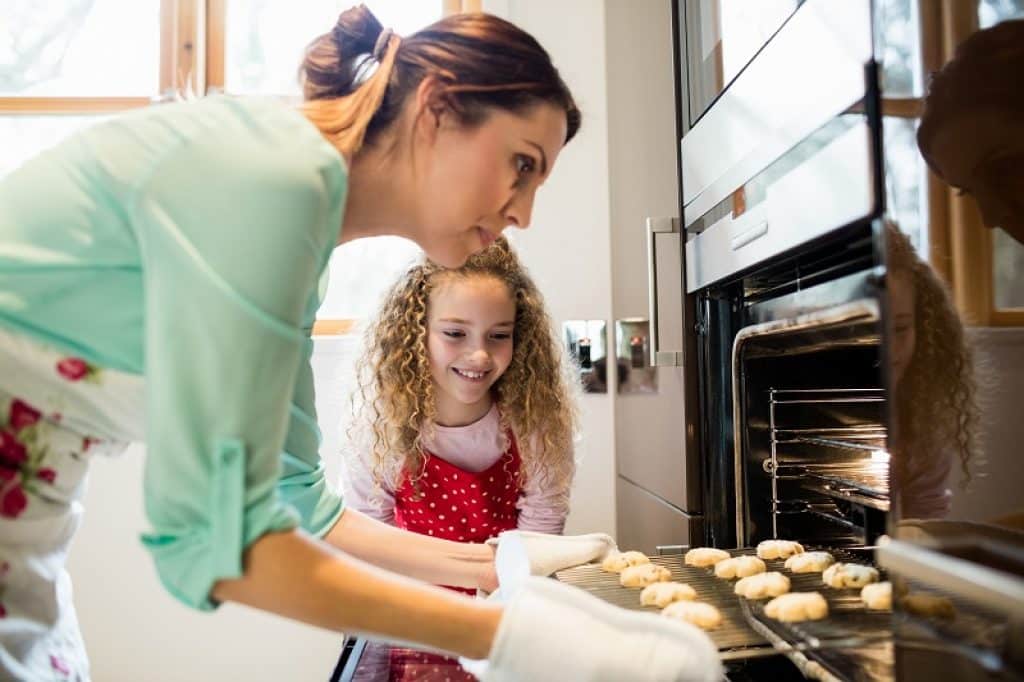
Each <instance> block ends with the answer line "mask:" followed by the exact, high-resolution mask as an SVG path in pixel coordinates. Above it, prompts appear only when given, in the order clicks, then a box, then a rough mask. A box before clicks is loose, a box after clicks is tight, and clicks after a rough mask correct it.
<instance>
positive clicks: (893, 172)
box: [882, 116, 928, 257]
mask: <svg viewBox="0 0 1024 682" xmlns="http://www.w3.org/2000/svg"><path fill="white" fill-rule="evenodd" d="M882 127H883V135H884V138H883V144H884V147H885V195H886V196H885V201H886V207H887V213H888V216H889V218H891V219H892V220H895V221H896V222H897V223H898V224H899V227H900V229H901V230H902V231H903V232H905V233H906V234H908V235H909V236H910V240H911V241H912V242H913V243H914V246H915V247H917V249H918V253H920V254H922V255H923V256H925V254H927V248H928V231H927V230H926V229H925V226H926V225H927V224H928V196H927V187H928V185H927V182H926V178H927V175H926V169H925V165H924V161H923V160H922V159H921V155H920V154H919V153H918V151H917V140H916V139H915V136H916V134H917V119H912V118H897V117H895V116H886V117H885V118H884V119H883V121H882ZM925 257H926V256H925Z"/></svg>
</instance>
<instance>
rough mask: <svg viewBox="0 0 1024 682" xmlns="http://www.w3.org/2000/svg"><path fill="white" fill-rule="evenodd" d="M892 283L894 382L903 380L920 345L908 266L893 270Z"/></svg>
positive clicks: (911, 279)
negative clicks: (916, 348)
mask: <svg viewBox="0 0 1024 682" xmlns="http://www.w3.org/2000/svg"><path fill="white" fill-rule="evenodd" d="M887 280H888V283H889V309H890V314H891V316H892V321H891V324H892V343H891V344H890V346H889V370H890V372H891V376H890V378H891V379H892V383H893V384H894V385H895V384H899V383H900V381H901V380H902V379H903V375H904V374H906V371H907V367H908V366H909V365H910V361H911V360H912V359H913V357H914V346H915V345H917V331H916V327H917V314H916V312H915V310H914V303H915V299H916V297H915V295H914V278H913V275H911V274H910V273H909V272H908V271H906V270H892V271H890V272H889V275H888V277H887Z"/></svg>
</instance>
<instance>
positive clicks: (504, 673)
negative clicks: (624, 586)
mask: <svg viewBox="0 0 1024 682" xmlns="http://www.w3.org/2000/svg"><path fill="white" fill-rule="evenodd" d="M504 589H505V588H504V586H503V587H502V590H503V591H504ZM502 596H503V597H504V595H502ZM461 662H462V664H463V666H464V667H466V669H467V670H469V671H470V672H472V673H473V674H475V675H477V676H478V677H479V678H480V679H481V680H482V681H483V682H512V681H513V680H551V679H555V680H561V679H571V680H586V682H605V681H607V682H612V681H615V682H618V681H619V680H630V679H637V680H639V679H644V680H664V681H665V682H712V681H715V680H720V679H722V666H721V663H720V662H719V658H718V650H717V648H716V647H715V645H714V644H713V643H712V642H711V639H710V638H709V637H708V636H707V635H706V634H704V632H702V631H701V630H699V629H698V628H696V627H694V626H692V625H689V624H688V623H680V622H676V621H671V620H669V619H667V618H662V617H661V616H657V615H655V614H651V613H643V612H639V611H627V610H626V609H622V608H619V607H616V606H612V605H611V604H608V603H606V602H604V601H601V600H600V599H598V598H597V597H593V596H591V595H589V594H587V593H586V592H584V591H582V590H580V589H577V588H575V587H570V586H568V585H565V584H563V583H560V582H558V581H557V580H549V579H546V578H538V577H529V578H526V579H525V580H524V581H523V582H522V583H521V586H520V588H519V589H518V590H517V591H516V592H515V593H514V594H512V596H511V598H509V599H508V601H507V603H506V606H505V612H504V614H503V616H502V619H501V622H500V623H499V625H498V632H497V635H496V636H495V639H494V645H493V646H492V647H491V651H490V654H489V656H488V658H487V660H486V661H467V660H462V661H461Z"/></svg>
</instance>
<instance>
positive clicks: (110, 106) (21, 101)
mask: <svg viewBox="0 0 1024 682" xmlns="http://www.w3.org/2000/svg"><path fill="white" fill-rule="evenodd" d="M204 5H205V2H204V0H161V2H160V79H159V86H158V88H159V89H158V93H154V96H152V97H117V96H114V97H0V115H4V116H11V115H14V116H39V115H51V114H62V115H76V114H87V115H88V114H103V113H117V112H120V111H127V110H129V109H136V108H139V107H146V106H149V105H151V104H153V103H155V102H159V101H162V100H164V99H171V98H173V97H175V96H177V95H179V94H185V93H186V92H187V91H188V90H191V91H192V92H196V93H201V92H205V89H204V88H205V83H204V82H203V81H202V79H196V78H194V77H192V76H191V74H200V73H202V70H203V69H202V60H203V59H204V55H203V53H202V51H201V50H196V49H195V46H196V45H197V44H200V42H201V40H202V35H203V31H204V24H203V21H202V17H203V15H204V12H205V10H204V7H203V6H204Z"/></svg>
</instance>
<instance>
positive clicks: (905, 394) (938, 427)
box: [886, 223, 978, 486]
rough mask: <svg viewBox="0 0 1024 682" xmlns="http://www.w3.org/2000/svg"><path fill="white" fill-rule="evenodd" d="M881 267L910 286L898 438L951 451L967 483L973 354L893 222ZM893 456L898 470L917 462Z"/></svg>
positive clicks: (974, 415)
mask: <svg viewBox="0 0 1024 682" xmlns="http://www.w3.org/2000/svg"><path fill="white" fill-rule="evenodd" d="M886 253H887V256H888V262H887V267H888V270H889V271H890V272H905V273H908V274H909V275H910V278H911V280H912V282H913V286H914V313H915V314H914V318H915V321H914V334H915V337H916V339H915V343H914V352H913V355H912V356H911V358H910V362H909V364H908V365H907V369H906V371H905V372H904V374H903V378H902V380H901V381H900V383H899V386H897V388H896V407H897V417H896V426H897V429H898V432H899V434H900V435H899V438H900V441H901V442H903V443H906V444H908V446H909V448H910V451H911V452H912V453H918V454H919V455H920V456H921V457H925V458H927V457H929V456H934V455H935V453H942V452H949V448H950V447H952V449H953V450H954V451H955V452H956V455H957V457H958V458H959V460H960V468H961V471H962V472H963V479H962V481H963V486H966V485H967V483H968V482H969V481H970V478H971V472H970V468H969V465H970V462H971V459H972V457H973V454H974V449H975V438H976V436H977V428H978V405H977V387H976V385H975V378H974V370H975V367H974V358H973V353H972V352H971V348H970V345H969V344H968V343H967V339H966V335H965V333H964V325H963V322H962V321H961V319H960V314H959V313H958V312H957V310H956V308H955V307H954V305H953V300H952V297H951V296H950V294H949V291H948V290H947V288H946V285H945V284H944V283H943V282H942V280H940V279H939V278H938V276H937V275H936V274H935V272H934V271H933V270H932V268H931V267H930V266H929V265H928V264H927V263H926V262H924V261H923V260H921V258H919V257H918V255H917V253H916V251H915V250H914V246H913V244H912V243H911V242H910V239H909V238H908V237H907V236H906V235H905V234H903V233H902V232H901V231H900V230H899V229H898V228H897V227H896V226H895V225H893V224H891V223H890V224H887V225H886ZM905 459H909V460H914V457H909V458H902V457H901V458H899V459H898V460H895V461H896V462H897V466H899V467H900V468H901V469H902V473H903V474H904V475H906V474H912V470H911V467H913V466H914V465H915V464H917V465H921V464H922V462H916V463H915V462H913V461H905Z"/></svg>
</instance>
